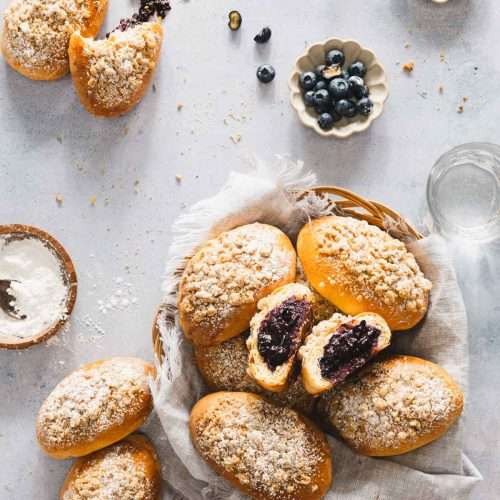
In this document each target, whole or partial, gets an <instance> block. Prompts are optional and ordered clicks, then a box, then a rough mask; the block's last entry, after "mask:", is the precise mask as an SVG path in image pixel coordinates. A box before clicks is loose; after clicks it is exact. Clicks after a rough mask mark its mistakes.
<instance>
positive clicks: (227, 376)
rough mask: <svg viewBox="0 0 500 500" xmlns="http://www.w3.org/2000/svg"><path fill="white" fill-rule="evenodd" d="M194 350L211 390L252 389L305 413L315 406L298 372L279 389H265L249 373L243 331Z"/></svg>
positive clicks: (236, 390) (202, 373) (238, 390)
mask: <svg viewBox="0 0 500 500" xmlns="http://www.w3.org/2000/svg"><path fill="white" fill-rule="evenodd" d="M194 352H195V360H196V365H197V367H198V370H199V371H200V373H201V375H202V377H203V380H204V381H205V382H206V384H207V385H208V387H209V388H210V389H211V390H212V391H230V392H254V393H256V394H260V395H262V396H264V397H265V398H266V399H269V400H271V401H273V402H274V403H276V404H279V405H281V406H288V407H290V408H294V409H295V410H298V411H301V412H303V413H305V414H310V413H312V411H313V409H314V406H315V400H314V398H313V397H312V396H311V395H310V394H309V393H308V392H307V391H306V390H305V389H304V386H303V384H302V380H301V378H300V377H297V374H295V373H293V374H292V375H291V377H290V378H289V380H288V387H287V388H286V389H285V390H284V391H282V392H269V391H266V390H265V389H263V388H262V387H261V386H260V385H259V384H257V382H255V381H254V380H253V379H251V378H250V377H249V376H248V374H247V368H248V349H247V347H246V336H245V335H244V334H243V335H238V337H233V338H232V339H229V340H226V341H225V342H221V343H220V344H216V345H214V346H209V347H202V346H197V347H195V351H194Z"/></svg>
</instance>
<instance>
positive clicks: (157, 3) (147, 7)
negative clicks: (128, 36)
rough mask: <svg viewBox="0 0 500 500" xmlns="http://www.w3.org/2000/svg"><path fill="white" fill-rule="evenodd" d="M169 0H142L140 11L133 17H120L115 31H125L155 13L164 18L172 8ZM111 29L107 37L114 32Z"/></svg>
mask: <svg viewBox="0 0 500 500" xmlns="http://www.w3.org/2000/svg"><path fill="white" fill-rule="evenodd" d="M171 8H172V7H171V5H170V1H169V0H141V5H140V7H139V11H138V12H135V13H134V14H132V16H131V17H127V18H126V19H120V22H119V23H118V26H117V27H116V28H115V29H114V30H113V31H125V30H127V29H129V28H133V27H134V26H137V25H138V24H141V23H146V22H148V21H149V20H150V19H151V18H152V17H153V16H154V15H155V14H156V15H157V16H158V17H159V18H161V19H163V18H165V16H166V15H167V12H168V11H169V10H170V9H171ZM113 31H110V32H109V33H107V34H106V38H107V37H108V36H109V35H110V34H111V33H113Z"/></svg>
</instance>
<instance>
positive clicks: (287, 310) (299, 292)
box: [247, 283, 314, 392]
mask: <svg viewBox="0 0 500 500" xmlns="http://www.w3.org/2000/svg"><path fill="white" fill-rule="evenodd" d="M313 304H314V296H313V294H312V292H311V290H309V288H307V287H306V286H304V285H300V284H298V283H290V284H288V285H284V286H282V287H281V288H278V289H277V290H275V291H274V292H273V293H272V294H271V295H268V296H267V297H264V298H263V299H261V300H260V301H259V304H258V309H259V312H258V313H257V314H256V315H255V316H254V317H253V318H252V320H251V321H250V336H249V337H248V340H247V347H248V351H249V356H248V375H249V376H250V377H251V378H253V379H254V380H255V381H256V382H257V383H258V384H259V385H260V386H261V387H263V388H264V389H267V390H268V391H272V392H281V391H283V390H284V389H285V388H286V387H287V385H288V378H289V376H290V374H291V373H292V371H293V368H294V365H295V358H296V354H297V351H298V349H299V347H300V346H301V344H302V341H303V340H304V338H305V337H306V335H308V334H309V333H310V330H311V327H312V321H313Z"/></svg>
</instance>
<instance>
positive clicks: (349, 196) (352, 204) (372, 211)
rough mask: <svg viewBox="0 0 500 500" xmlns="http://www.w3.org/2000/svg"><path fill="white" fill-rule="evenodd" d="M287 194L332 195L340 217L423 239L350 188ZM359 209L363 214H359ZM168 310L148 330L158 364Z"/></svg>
mask: <svg viewBox="0 0 500 500" xmlns="http://www.w3.org/2000/svg"><path fill="white" fill-rule="evenodd" d="M287 191H288V193H290V194H293V195H294V196H295V197H296V199H301V197H305V196H307V194H308V193H311V192H314V193H315V194H318V195H326V196H332V195H333V196H336V197H337V198H340V200H332V209H333V208H338V209H340V210H341V211H342V214H341V216H346V217H347V216H349V217H354V218H357V219H360V220H365V221H367V222H368V223H369V224H372V225H375V226H377V227H379V228H380V229H382V230H384V231H386V232H388V229H387V227H386V223H387V221H388V220H390V221H393V222H395V223H397V224H400V225H401V226H402V227H403V229H402V230H401V231H400V234H399V237H398V235H393V237H395V238H397V239H404V238H408V239H412V240H420V239H422V238H423V237H424V236H423V234H422V233H420V232H419V231H418V230H417V229H416V228H415V227H414V226H413V225H412V224H410V223H409V222H408V221H407V220H406V219H405V218H404V217H403V216H402V215H401V214H400V213H399V212H397V211H396V210H393V209H392V208H390V207H388V206H387V205H384V204H383V203H380V202H378V201H374V200H369V199H367V198H365V197H363V196H361V195H359V194H357V193H355V192H354V191H351V190H350V189H347V188H343V187H339V186H332V185H317V186H312V187H308V188H296V189H288V190H287ZM360 209H361V210H363V211H364V212H360V211H359V210H360ZM168 307H171V306H167V305H166V304H160V305H159V306H158V308H157V310H156V314H155V317H154V321H153V328H152V341H153V351H154V354H155V356H156V357H157V359H158V362H159V363H160V365H161V363H162V362H163V358H164V350H163V341H162V338H161V333H160V328H159V326H158V320H159V317H160V314H162V313H164V314H167V313H168V311H167V309H168ZM172 312H174V311H172ZM171 319H172V320H174V319H173V318H171Z"/></svg>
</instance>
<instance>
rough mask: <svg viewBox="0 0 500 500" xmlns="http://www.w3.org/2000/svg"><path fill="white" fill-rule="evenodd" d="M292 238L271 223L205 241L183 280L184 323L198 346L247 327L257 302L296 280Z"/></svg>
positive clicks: (181, 309)
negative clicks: (270, 224)
mask: <svg viewBox="0 0 500 500" xmlns="http://www.w3.org/2000/svg"><path fill="white" fill-rule="evenodd" d="M295 269H296V253H295V249H294V248H293V246H292V243H291V242H290V240H289V239H288V237H287V236H286V235H285V234H284V233H283V232H282V231H280V230H279V229H277V228H275V227H273V226H269V225H267V224H260V223H254V224H248V225H245V226H240V227H237V228H236V229H232V230H231V231H227V232H224V233H222V234H220V235H219V236H217V237H216V238H214V239H212V240H210V241H208V242H207V243H205V244H204V245H203V246H202V247H201V248H200V249H199V250H198V251H197V252H196V254H195V255H194V256H193V257H192V258H191V259H190V260H189V262H188V263H187V265H186V268H185V270H184V272H183V274H182V277H181V280H180V284H179V296H178V308H179V322H180V326H181V328H182V330H183V332H184V334H185V335H186V337H187V338H188V339H190V340H191V341H192V342H193V343H194V344H198V345H214V344H217V343H219V342H223V341H224V340H227V339H230V338H231V337H235V336H236V335H239V334H240V333H243V332H244V331H245V330H248V327H249V325H250V319H251V318H252V316H253V315H254V314H255V311H256V309H257V302H258V301H259V300H260V299H261V298H262V297H265V296H266V295H268V294H270V293H271V292H272V291H273V290H275V289H276V288H279V287H280V286H282V285H285V284H286V283H291V282H293V281H294V280H295Z"/></svg>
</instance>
